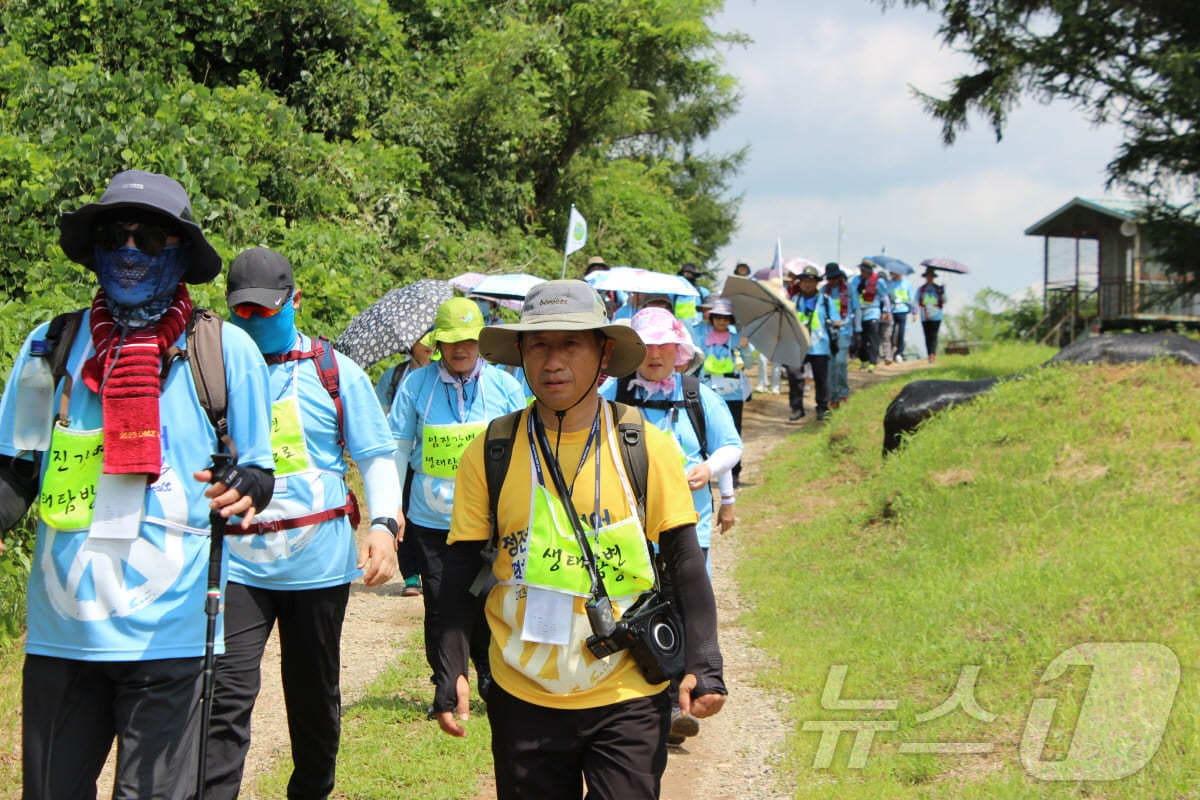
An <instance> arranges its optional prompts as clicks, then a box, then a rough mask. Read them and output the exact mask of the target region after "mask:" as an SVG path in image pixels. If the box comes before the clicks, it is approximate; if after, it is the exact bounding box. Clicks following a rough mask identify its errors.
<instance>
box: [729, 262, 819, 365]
mask: <svg viewBox="0 0 1200 800" xmlns="http://www.w3.org/2000/svg"><path fill="white" fill-rule="evenodd" d="M721 296H722V297H725V298H728V300H729V301H730V302H731V303H733V318H734V321H735V322H736V323H737V326H738V333H739V334H741V335H742V336H745V337H746V338H747V339H749V340H750V344H752V345H754V346H755V347H756V348H757V349H758V351H759V352H760V353H762V354H763V355H765V356H766V357H767V360H768V361H773V362H775V363H776V364H786V365H788V366H789V367H798V366H800V365H801V364H803V363H804V357H805V356H806V355H808V329H807V328H806V327H805V326H803V325H801V324H800V320H799V319H797V318H796V307H795V306H794V305H792V304H791V303H790V302H788V301H787V300H784V299H783V298H782V297H780V296H779V295H777V294H775V292H773V291H771V290H770V289H768V288H767V287H765V286H763V285H762V284H761V283H759V282H758V281H752V280H750V279H749V278H740V277H738V276H736V275H733V276H730V277H729V278H727V279H726V280H725V288H724V289H722V290H721Z"/></svg>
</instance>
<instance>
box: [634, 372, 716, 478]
mask: <svg viewBox="0 0 1200 800" xmlns="http://www.w3.org/2000/svg"><path fill="white" fill-rule="evenodd" d="M681 377H682V378H683V400H637V399H635V398H634V396H633V387H632V386H630V381H632V380H633V377H632V376H626V377H624V378H621V379H620V380H618V381H617V402H618V403H623V404H624V405H627V406H636V407H638V408H653V409H656V410H659V411H670V410H673V409H676V408H682V409H683V410H684V411H685V412H687V415H688V420H689V421H690V422H691V423H692V430H694V431H695V432H696V440H697V441H698V442H699V443H700V460H701V461H704V460H705V459H707V458H708V456H709V450H708V425H707V424H706V423H705V421H704V405H703V404H702V403H701V401H700V379H699V378H697V377H696V376H695V375H683V376H681Z"/></svg>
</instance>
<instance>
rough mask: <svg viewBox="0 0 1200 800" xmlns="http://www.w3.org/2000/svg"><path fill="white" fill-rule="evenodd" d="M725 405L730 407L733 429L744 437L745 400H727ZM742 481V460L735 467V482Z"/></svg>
mask: <svg viewBox="0 0 1200 800" xmlns="http://www.w3.org/2000/svg"><path fill="white" fill-rule="evenodd" d="M725 405H727V406H729V413H730V414H731V415H732V416H733V427H734V429H736V430H737V432H738V436H741V435H742V411H743V409H745V407H746V401H745V400H726V401H725ZM741 479H742V460H741V459H740V458H739V459H738V462H737V463H736V464H734V465H733V482H734V483H735V484H736V483H739V482H740V481H741Z"/></svg>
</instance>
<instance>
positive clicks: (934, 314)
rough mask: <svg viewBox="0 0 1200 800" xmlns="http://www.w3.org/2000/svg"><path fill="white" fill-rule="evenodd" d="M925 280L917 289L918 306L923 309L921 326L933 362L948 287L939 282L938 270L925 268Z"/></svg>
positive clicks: (927, 350) (926, 352) (926, 350)
mask: <svg viewBox="0 0 1200 800" xmlns="http://www.w3.org/2000/svg"><path fill="white" fill-rule="evenodd" d="M924 278H925V282H924V283H923V284H921V288H920V289H917V307H918V308H920V309H921V328H922V331H923V333H924V334H925V355H926V357H927V358H928V359H929V363H930V364H932V363H933V362H934V359H936V358H937V342H938V328H940V327H941V326H942V309H943V308H944V307H945V305H946V289H945V287H944V286H942V285H941V284H940V283H938V282H937V270H935V269H933V268H932V267H929V268H928V269H926V270H925V274H924Z"/></svg>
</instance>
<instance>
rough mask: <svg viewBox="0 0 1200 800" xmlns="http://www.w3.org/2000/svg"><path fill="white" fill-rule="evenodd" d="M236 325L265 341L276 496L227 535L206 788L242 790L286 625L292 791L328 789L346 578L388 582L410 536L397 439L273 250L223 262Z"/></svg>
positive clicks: (227, 793) (321, 793)
mask: <svg viewBox="0 0 1200 800" xmlns="http://www.w3.org/2000/svg"><path fill="white" fill-rule="evenodd" d="M226 302H227V304H228V305H229V310H230V319H231V321H232V322H233V324H234V325H236V326H237V327H239V328H241V329H242V330H244V331H246V333H247V334H249V335H250V338H252V339H253V340H254V342H255V344H257V345H258V347H259V350H261V351H262V355H263V358H264V359H265V360H266V363H267V365H268V366H267V368H268V371H269V373H270V379H271V398H272V404H271V414H272V425H271V447H272V450H273V451H274V453H275V481H276V487H277V493H276V497H275V499H274V500H273V501H272V502H271V504H270V505H269V506H267V507H266V508H265V509H263V512H262V513H261V514H260V515H259V518H258V520H256V521H255V523H254V524H253V525H251V527H250V529H249V532H252V533H256V534H259V535H258V536H254V537H248V536H240V537H230V538H229V539H228V541H227V546H228V548H229V552H230V559H229V584H228V587H227V589H226V592H225V620H226V634H225V653H224V654H223V655H222V656H220V658H218V659H217V664H216V680H215V691H214V695H213V707H212V722H211V725H210V728H209V736H208V748H207V751H206V754H205V755H206V769H205V779H206V783H205V790H204V797H206V798H209V799H210V800H221V799H222V798H233V797H236V796H237V795H238V792H239V789H240V786H241V780H242V769H243V765H244V763H245V760H246V754H247V752H248V751H249V749H250V716H251V713H252V712H253V710H254V704H255V699H256V698H257V696H258V691H259V682H260V671H261V664H262V658H263V652H264V651H265V648H266V645H267V639H268V638H269V637H270V635H271V631H272V630H273V629H274V628H275V627H276V623H278V630H279V642H280V667H281V671H282V674H283V676H284V681H283V699H284V703H285V705H286V706H287V712H288V721H289V723H290V724H289V726H288V730H289V734H290V738H291V752H292V763H293V770H292V776H291V780H290V782H289V787H290V791H289V794H291V795H293V796H296V795H298V794H300V793H301V792H303V793H306V794H309V795H310V796H318V797H325V796H327V795H328V794H329V793H330V792H331V791H333V785H334V766H335V762H336V760H337V752H338V739H339V720H340V719H341V711H342V709H341V684H340V674H339V665H340V663H341V632H342V622H343V620H344V619H345V616H346V604H347V601H348V600H349V597H350V584H351V582H353V581H354V580H355V579H356V578H358V577H360V576H361V577H362V579H363V583H364V584H365V585H367V586H376V585H380V584H383V583H385V582H386V581H387V580H388V579H390V578H391V577H392V575H394V574H395V573H396V540H397V538H398V537H401V536H403V525H404V517H403V515H402V514H401V513H400V481H399V478H398V476H397V474H396V462H395V459H394V455H395V450H396V446H395V442H394V441H393V440H392V435H391V431H390V430H389V428H388V424H387V419H386V417H385V416H384V414H383V410H382V409H381V408H380V407H379V403H378V402H377V401H376V399H375V391H374V389H373V388H372V386H371V381H370V379H369V378H367V375H366V373H365V372H363V371H362V369H361V368H360V367H359V366H358V364H356V363H355V362H354V361H352V360H350V359H349V358H347V357H346V356H344V355H343V354H341V353H339V352H337V351H336V350H334V349H333V345H332V343H330V342H329V340H327V339H324V338H320V337H318V338H312V337H309V336H307V335H305V334H304V333H302V332H300V331H299V330H297V327H296V321H295V320H296V316H295V315H296V313H297V312H298V311H299V309H300V302H301V290H300V287H299V286H298V285H297V284H296V280H295V277H294V275H293V273H292V266H291V264H290V263H289V262H288V260H287V259H286V258H285V257H284V256H283V255H282V254H280V253H277V252H275V251H274V250H269V249H267V248H265V247H254V248H251V249H249V250H246V251H244V252H243V253H241V254H240V255H238V257H237V258H235V259H234V260H233V263H232V264H230V265H229V274H228V275H227V276H226ZM346 454H349V456H350V458H351V459H353V460H354V463H355V465H356V466H357V467H358V471H359V474H360V475H362V479H363V486H364V487H365V489H366V504H367V512H368V513H367V519H369V520H370V525H369V528H368V530H367V532H366V533H365V535H364V536H363V540H362V544H361V545H356V543H355V530H354V529H355V528H356V527H357V525H358V516H359V507H358V501H357V499H356V498H355V496H354V495H353V494H352V493H351V492H350V491H349V489H348V488H347V486H346V480H345V474H346V471H347V462H346V458H345V456H346Z"/></svg>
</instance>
